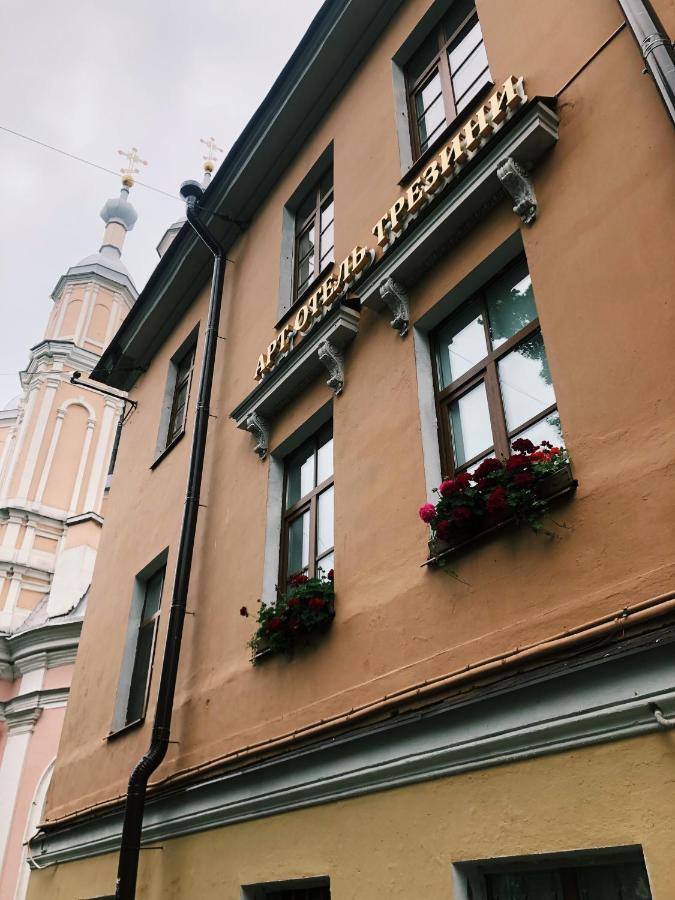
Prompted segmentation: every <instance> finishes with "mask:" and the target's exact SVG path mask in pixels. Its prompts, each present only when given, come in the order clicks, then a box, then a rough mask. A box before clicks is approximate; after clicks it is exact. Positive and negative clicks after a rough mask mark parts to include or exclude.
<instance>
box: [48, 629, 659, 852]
mask: <svg viewBox="0 0 675 900" xmlns="http://www.w3.org/2000/svg"><path fill="white" fill-rule="evenodd" d="M673 643H675V627H673V626H670V627H668V628H662V629H661V630H660V631H657V632H654V633H652V634H650V635H643V636H641V637H639V638H636V639H630V640H625V641H623V642H622V643H621V644H615V645H614V646H611V647H607V646H605V647H603V648H602V649H601V650H599V651H598V650H595V651H593V652H588V653H586V654H585V655H584V656H583V657H581V656H577V657H569V658H568V659H566V660H563V661H558V662H555V663H549V664H548V665H546V666H542V667H541V668H539V669H535V670H531V671H528V672H524V673H518V674H514V675H512V676H511V677H508V678H507V677H503V678H501V679H499V680H497V681H495V682H494V683H492V684H489V685H484V686H482V687H476V688H474V689H473V690H472V691H463V692H461V693H459V694H457V695H456V696H454V697H452V698H450V699H448V700H445V701H443V702H436V703H434V704H431V705H430V706H428V707H426V708H423V709H418V710H415V711H413V712H403V711H402V712H400V714H399V715H398V716H395V717H392V718H390V719H387V720H386V721H381V722H378V723H376V724H371V725H369V726H364V727H362V728H360V729H355V730H353V731H350V732H346V733H342V734H338V735H334V736H332V737H328V738H324V739H322V740H320V741H316V742H315V743H314V744H312V745H309V746H304V747H297V748H295V749H293V750H291V751H288V752H285V753H282V754H279V755H278V756H277V757H274V758H271V759H266V760H264V761H262V762H257V763H255V764H252V765H249V766H247V767H244V768H238V769H233V768H230V769H228V770H227V771H223V772H222V773H220V774H212V775H211V776H210V777H209V776H208V774H205V773H202V774H201V776H199V779H200V780H198V779H193V780H191V781H190V783H189V784H188V785H185V784H183V785H182V786H178V785H176V784H170V785H168V786H167V787H166V789H165V790H161V789H158V790H156V791H155V792H154V794H153V795H151V796H149V797H148V801H147V804H146V809H145V817H144V828H143V843H144V844H146V845H147V844H151V843H154V842H157V841H162V840H169V839H171V838H175V837H179V836H182V835H186V834H192V833H195V832H200V831H204V830H207V829H210V828H220V827H223V826H225V825H229V824H233V823H235V822H242V821H246V820H250V819H257V818H261V817H264V816H269V815H274V814H278V813H286V812H290V811H292V810H296V809H302V808H304V807H308V806H314V805H317V804H322V803H332V802H335V801H339V800H344V799H346V798H349V797H357V796H362V795H365V794H369V793H373V792H376V791H382V790H386V789H389V788H396V787H402V786H404V785H410V784H415V783H419V782H422V781H428V780H431V779H435V778H442V777H447V776H451V775H454V774H457V773H460V772H466V771H471V770H476V769H483V768H486V767H488V766H494V765H499V764H502V763H510V762H514V761H517V760H524V759H529V758H532V757H536V756H541V755H543V754H548V753H558V752H562V751H567V750H571V749H574V748H581V747H585V746H589V745H592V744H599V743H603V742H606V741H610V740H618V739H622V738H627V737H631V736H634V735H640V734H648V733H652V732H656V731H657V730H658V729H659V727H660V726H659V725H658V723H657V722H656V719H655V717H654V713H653V706H654V705H657V706H658V707H659V708H660V709H661V710H662V712H663V713H664V714H665V715H671V714H672V713H673V712H675V655H674V654H673ZM121 824H122V804H119V805H118V806H117V807H115V808H114V809H108V810H106V811H102V810H95V811H92V812H91V813H89V814H87V815H86V816H82V817H79V818H76V817H73V818H71V819H70V820H68V821H64V822H62V823H59V824H55V825H47V826H45V828H44V831H43V832H42V833H41V834H40V835H39V836H38V837H36V838H34V839H33V840H32V841H31V852H32V855H33V857H34V859H35V861H36V865H39V866H45V865H54V864H56V863H65V862H69V861H72V860H76V859H83V858H86V857H91V856H99V855H102V854H104V853H109V852H112V851H115V850H117V849H118V847H119V840H120V834H121Z"/></svg>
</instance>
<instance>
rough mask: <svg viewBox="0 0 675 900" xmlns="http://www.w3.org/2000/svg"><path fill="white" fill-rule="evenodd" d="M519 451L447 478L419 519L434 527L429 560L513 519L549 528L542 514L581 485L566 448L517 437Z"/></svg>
mask: <svg viewBox="0 0 675 900" xmlns="http://www.w3.org/2000/svg"><path fill="white" fill-rule="evenodd" d="M514 450H515V451H517V452H516V454H515V455H514V456H511V457H509V458H508V459H507V460H497V459H488V460H486V461H485V462H484V463H482V464H481V465H480V466H479V467H478V468H477V469H476V470H475V471H474V472H473V473H464V474H462V475H458V476H457V477H456V478H455V479H447V480H445V481H444V482H443V483H442V484H441V485H440V487H439V488H438V489H437V491H436V493H437V494H438V495H439V500H438V502H437V503H436V504H435V505H434V504H431V503H428V504H425V505H424V506H423V507H422V508H421V509H420V518H422V520H423V521H425V522H427V523H428V524H429V527H430V528H431V531H432V536H431V539H430V540H429V544H428V546H429V559H427V561H426V562H425V563H423V565H438V564H442V561H443V560H444V559H445V557H446V556H448V555H449V554H450V553H452V552H453V551H455V550H458V549H459V548H460V547H463V546H464V545H467V544H471V543H473V542H474V541H476V540H478V539H482V538H483V537H486V536H487V535H489V534H492V533H493V532H495V531H497V530H499V529H501V528H503V527H505V526H507V525H511V524H514V523H524V524H528V525H529V526H530V527H531V528H532V529H533V530H535V531H544V530H545V529H544V528H543V526H542V523H541V521H540V520H541V518H542V516H543V515H545V513H546V510H547V508H548V505H549V503H550V502H551V501H553V500H555V499H556V498H557V497H561V496H564V495H565V494H568V493H571V492H572V491H574V489H575V488H576V486H577V483H576V481H575V480H574V478H573V477H572V470H571V468H570V463H569V459H568V456H567V453H566V451H565V450H564V448H559V447H551V445H550V444H546V443H545V444H543V445H534V444H532V443H531V442H530V441H528V440H525V439H521V440H519V441H516V442H514Z"/></svg>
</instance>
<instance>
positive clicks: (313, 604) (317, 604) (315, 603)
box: [307, 597, 326, 612]
mask: <svg viewBox="0 0 675 900" xmlns="http://www.w3.org/2000/svg"><path fill="white" fill-rule="evenodd" d="M307 605H308V606H309V608H310V609H311V610H312V611H313V612H319V610H321V609H323V608H324V606H325V605H326V604H325V601H324V599H323V597H312V599H311V600H310V601H309V603H308V604H307Z"/></svg>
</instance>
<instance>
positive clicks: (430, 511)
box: [419, 503, 436, 524]
mask: <svg viewBox="0 0 675 900" xmlns="http://www.w3.org/2000/svg"><path fill="white" fill-rule="evenodd" d="M435 515H436V507H435V506H434V505H433V503H425V504H424V506H420V510H419V516H420V519H421V520H422V521H423V522H426V523H427V524H429V522H431V520H432V519H433V518H434V516H435Z"/></svg>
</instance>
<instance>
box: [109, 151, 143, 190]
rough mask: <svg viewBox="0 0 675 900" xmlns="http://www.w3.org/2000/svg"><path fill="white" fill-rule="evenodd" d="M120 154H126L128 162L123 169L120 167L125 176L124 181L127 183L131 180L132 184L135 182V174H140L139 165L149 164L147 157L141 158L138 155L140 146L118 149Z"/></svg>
mask: <svg viewBox="0 0 675 900" xmlns="http://www.w3.org/2000/svg"><path fill="white" fill-rule="evenodd" d="M117 152H118V154H119V155H120V156H126V158H127V164H126V166H125V167H124V168H123V169H120V172H121V173H122V175H123V176H124V177H123V178H122V182H123V183H126V182H127V181H130V183H131V184H133V183H134V175H138V173H139V172H140V169H137V168H136V166H137V165H141V166H147V164H148V162H147V160H145V159H141V158H140V156H139V155H138V147H132V148H131V150H118V151H117Z"/></svg>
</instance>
